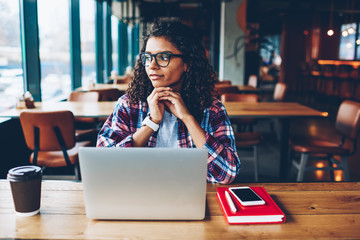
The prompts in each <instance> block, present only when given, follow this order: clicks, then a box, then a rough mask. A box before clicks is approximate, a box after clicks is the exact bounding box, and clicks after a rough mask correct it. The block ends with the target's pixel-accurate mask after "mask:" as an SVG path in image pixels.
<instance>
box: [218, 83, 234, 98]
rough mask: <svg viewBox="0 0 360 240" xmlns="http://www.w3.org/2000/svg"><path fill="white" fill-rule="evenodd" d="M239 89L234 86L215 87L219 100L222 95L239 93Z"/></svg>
mask: <svg viewBox="0 0 360 240" xmlns="http://www.w3.org/2000/svg"><path fill="white" fill-rule="evenodd" d="M238 92H239V88H238V87H237V86H234V85H219V86H215V94H216V97H217V98H218V99H220V97H221V95H222V94H225V93H238Z"/></svg>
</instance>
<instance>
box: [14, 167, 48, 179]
mask: <svg viewBox="0 0 360 240" xmlns="http://www.w3.org/2000/svg"><path fill="white" fill-rule="evenodd" d="M39 176H42V170H41V168H40V167H38V166H21V167H15V168H12V169H10V170H9V172H8V175H7V179H8V180H11V181H28V180H32V179H35V178H38V177H39Z"/></svg>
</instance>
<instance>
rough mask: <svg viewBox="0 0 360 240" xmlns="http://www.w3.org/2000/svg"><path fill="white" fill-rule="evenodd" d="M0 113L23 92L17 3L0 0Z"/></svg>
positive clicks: (12, 103) (11, 105) (12, 104)
mask: <svg viewBox="0 0 360 240" xmlns="http://www.w3.org/2000/svg"><path fill="white" fill-rule="evenodd" d="M0 16H1V17H0V111H3V110H6V109H9V108H11V107H13V106H15V103H16V97H18V96H20V95H21V94H22V93H23V91H24V85H23V70H22V61H21V44H20V17H19V1H9V0H0Z"/></svg>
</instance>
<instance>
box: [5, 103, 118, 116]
mask: <svg viewBox="0 0 360 240" xmlns="http://www.w3.org/2000/svg"><path fill="white" fill-rule="evenodd" d="M115 104H116V102H106V101H104V102H67V101H65V102H35V107H36V108H33V109H30V110H33V111H60V110H69V111H71V112H72V113H73V114H74V116H76V117H108V116H109V115H110V114H111V113H112V111H113V108H114V106H115ZM24 110H25V109H17V108H13V109H10V110H7V111H4V112H0V117H10V118H18V117H19V115H20V112H21V111H24Z"/></svg>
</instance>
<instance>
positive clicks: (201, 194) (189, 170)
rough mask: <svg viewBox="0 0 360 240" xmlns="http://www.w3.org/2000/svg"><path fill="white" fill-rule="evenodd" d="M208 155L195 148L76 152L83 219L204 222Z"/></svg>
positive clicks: (87, 148) (86, 149) (92, 148)
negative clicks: (79, 171) (84, 217)
mask: <svg viewBox="0 0 360 240" xmlns="http://www.w3.org/2000/svg"><path fill="white" fill-rule="evenodd" d="M207 157H208V153H207V151H206V150H205V149H196V148H95V147H83V148H80V149H79V160H80V170H81V176H82V182H83V188H84V199H85V209H86V215H87V217H88V218H91V219H123V220H201V219H204V217H205V202H206V174H207Z"/></svg>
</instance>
